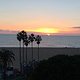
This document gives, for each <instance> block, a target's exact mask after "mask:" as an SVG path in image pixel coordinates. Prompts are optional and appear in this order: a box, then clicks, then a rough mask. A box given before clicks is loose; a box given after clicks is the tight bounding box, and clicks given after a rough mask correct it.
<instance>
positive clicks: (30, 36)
mask: <svg viewBox="0 0 80 80" xmlns="http://www.w3.org/2000/svg"><path fill="white" fill-rule="evenodd" d="M34 39H35V37H34V34H31V35H29V40H30V42H31V46H32V60H33V41H34Z"/></svg>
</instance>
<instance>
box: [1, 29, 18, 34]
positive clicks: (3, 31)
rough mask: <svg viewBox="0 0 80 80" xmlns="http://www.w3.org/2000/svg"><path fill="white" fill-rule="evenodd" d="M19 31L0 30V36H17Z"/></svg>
mask: <svg viewBox="0 0 80 80" xmlns="http://www.w3.org/2000/svg"><path fill="white" fill-rule="evenodd" d="M18 32H19V31H12V30H2V29H0V34H16V33H18Z"/></svg>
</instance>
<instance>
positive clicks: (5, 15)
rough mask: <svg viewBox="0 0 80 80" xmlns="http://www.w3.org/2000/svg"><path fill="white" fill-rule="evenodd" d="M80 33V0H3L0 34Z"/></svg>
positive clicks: (0, 4)
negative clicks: (22, 32) (23, 32)
mask: <svg viewBox="0 0 80 80" xmlns="http://www.w3.org/2000/svg"><path fill="white" fill-rule="evenodd" d="M21 30H25V31H27V32H28V33H35V34H40V35H73V36H80V0H0V34H15V33H17V31H21Z"/></svg>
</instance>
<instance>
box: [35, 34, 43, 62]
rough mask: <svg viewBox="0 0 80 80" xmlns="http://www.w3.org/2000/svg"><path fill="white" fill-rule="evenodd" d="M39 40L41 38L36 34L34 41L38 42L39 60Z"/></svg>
mask: <svg viewBox="0 0 80 80" xmlns="http://www.w3.org/2000/svg"><path fill="white" fill-rule="evenodd" d="M41 40H42V38H41V36H39V35H37V36H36V38H35V41H36V42H37V44H38V61H39V44H40V41H41Z"/></svg>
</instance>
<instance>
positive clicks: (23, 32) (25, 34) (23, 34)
mask: <svg viewBox="0 0 80 80" xmlns="http://www.w3.org/2000/svg"><path fill="white" fill-rule="evenodd" d="M21 35H22V37H21V39H22V40H23V63H24V42H25V39H26V38H27V33H26V32H25V31H24V30H23V31H21Z"/></svg>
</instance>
